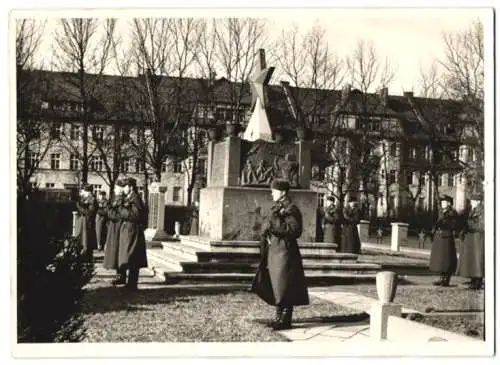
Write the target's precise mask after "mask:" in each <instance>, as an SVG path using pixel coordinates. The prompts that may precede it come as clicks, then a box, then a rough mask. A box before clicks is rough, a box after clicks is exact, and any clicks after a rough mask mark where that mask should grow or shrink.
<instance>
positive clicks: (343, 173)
mask: <svg viewBox="0 0 500 365" xmlns="http://www.w3.org/2000/svg"><path fill="white" fill-rule="evenodd" d="M346 171H347V170H346V168H345V167H341V168H340V169H339V182H340V184H343V183H344V182H345V180H346V178H347V173H346Z"/></svg>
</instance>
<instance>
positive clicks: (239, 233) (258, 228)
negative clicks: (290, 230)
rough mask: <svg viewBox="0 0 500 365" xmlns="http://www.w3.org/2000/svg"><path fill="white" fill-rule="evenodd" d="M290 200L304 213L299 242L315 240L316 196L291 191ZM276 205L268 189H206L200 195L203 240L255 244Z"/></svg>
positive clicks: (200, 225) (200, 226) (311, 192)
mask: <svg viewBox="0 0 500 365" xmlns="http://www.w3.org/2000/svg"><path fill="white" fill-rule="evenodd" d="M289 196H290V198H291V199H292V201H293V202H294V203H295V204H296V205H297V206H298V207H299V209H300V211H301V212H302V221H303V222H302V224H303V232H302V236H301V237H300V238H299V242H314V241H315V238H316V212H317V211H316V200H317V199H316V192H314V191H310V190H298V189H297V190H290V192H289ZM273 205H274V202H273V200H272V197H271V190H270V189H269V188H251V187H236V186H235V187H232V186H230V187H207V188H204V189H201V191H200V216H199V219H200V223H199V232H200V236H201V237H206V238H211V239H215V240H240V241H255V240H259V239H260V235H261V233H262V225H263V224H264V222H265V221H266V219H267V217H268V215H269V214H270V213H271V207H272V206H273Z"/></svg>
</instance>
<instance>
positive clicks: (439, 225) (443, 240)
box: [429, 208, 458, 274]
mask: <svg viewBox="0 0 500 365" xmlns="http://www.w3.org/2000/svg"><path fill="white" fill-rule="evenodd" d="M457 222H458V214H457V212H456V211H455V209H452V208H450V209H447V210H446V211H444V212H443V213H442V215H441V217H439V218H438V220H437V222H436V224H435V226H434V229H433V233H432V237H433V239H432V248H431V258H430V263H429V269H430V270H431V271H433V272H437V273H446V274H452V273H454V272H455V271H456V270H457V251H456V248H455V231H456V229H457Z"/></svg>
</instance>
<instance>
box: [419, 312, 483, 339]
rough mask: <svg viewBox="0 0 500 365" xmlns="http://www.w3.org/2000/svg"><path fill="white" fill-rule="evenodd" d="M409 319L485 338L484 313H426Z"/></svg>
mask: <svg viewBox="0 0 500 365" xmlns="http://www.w3.org/2000/svg"><path fill="white" fill-rule="evenodd" d="M409 319H412V320H414V321H415V322H420V323H423V324H426V325H428V326H433V327H437V328H442V329H444V330H447V331H453V332H457V333H460V334H463V335H466V336H471V337H475V338H478V339H482V340H484V317H483V316H482V315H477V316H463V315H456V316H455V315H440V316H437V315H425V316H415V317H414V318H409Z"/></svg>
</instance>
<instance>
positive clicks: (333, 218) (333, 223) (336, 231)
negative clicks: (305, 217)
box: [323, 196, 342, 246]
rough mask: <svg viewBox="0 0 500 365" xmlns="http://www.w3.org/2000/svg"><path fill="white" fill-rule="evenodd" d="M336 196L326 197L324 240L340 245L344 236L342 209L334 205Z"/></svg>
mask: <svg viewBox="0 0 500 365" xmlns="http://www.w3.org/2000/svg"><path fill="white" fill-rule="evenodd" d="M334 202H335V198H334V197H332V196H329V197H328V198H327V199H326V207H325V215H324V217H323V227H324V228H323V231H324V236H323V242H326V243H335V244H337V245H339V246H340V241H341V238H342V210H341V209H339V208H338V207H336V206H335V205H334Z"/></svg>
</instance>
